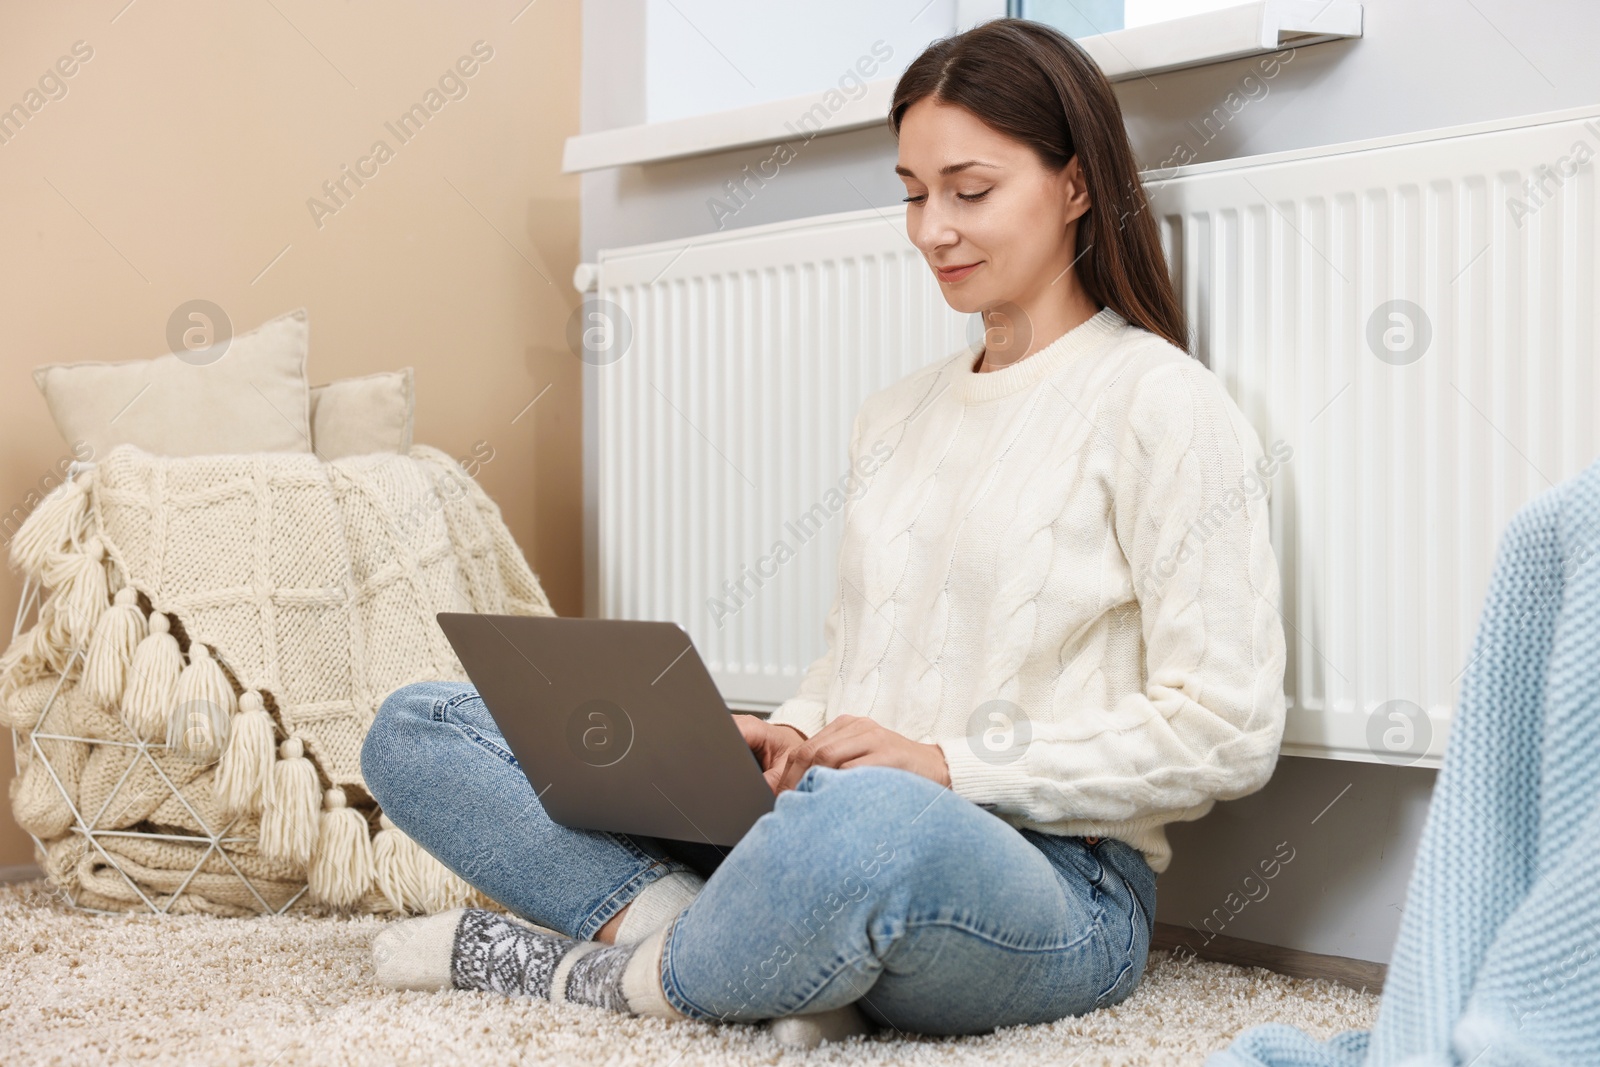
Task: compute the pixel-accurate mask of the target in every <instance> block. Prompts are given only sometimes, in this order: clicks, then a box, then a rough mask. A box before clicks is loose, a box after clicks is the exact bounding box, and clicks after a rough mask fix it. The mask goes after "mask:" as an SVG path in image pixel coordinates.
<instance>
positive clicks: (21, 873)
mask: <svg viewBox="0 0 1600 1067" xmlns="http://www.w3.org/2000/svg"><path fill="white" fill-rule="evenodd" d="M43 877H44V871H42V870H40V869H39V865H38V864H37V863H22V864H18V865H17V866H15V867H0V884H4V883H6V882H31V881H33V880H35V879H37V878H43Z"/></svg>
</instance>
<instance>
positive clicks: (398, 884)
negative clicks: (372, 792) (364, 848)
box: [372, 814, 424, 915]
mask: <svg viewBox="0 0 1600 1067" xmlns="http://www.w3.org/2000/svg"><path fill="white" fill-rule="evenodd" d="M378 827H379V829H378V834H377V836H376V837H374V838H373V839H372V867H373V873H374V875H375V876H376V878H377V882H378V890H379V891H380V892H381V893H383V896H384V899H385V900H387V901H388V902H389V905H390V906H391V907H392V908H394V910H395V911H397V912H399V913H400V914H402V915H404V914H406V913H407V912H420V911H423V910H424V906H423V905H424V896H423V885H422V865H421V862H420V857H421V856H422V846H421V845H419V844H417V843H416V842H415V841H413V840H411V838H409V837H407V836H406V835H405V834H403V833H401V832H400V828H399V827H398V826H396V825H395V824H394V822H393V821H392V820H391V819H390V818H389V816H387V815H383V814H380V815H379V816H378Z"/></svg>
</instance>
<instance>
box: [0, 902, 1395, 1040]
mask: <svg viewBox="0 0 1600 1067" xmlns="http://www.w3.org/2000/svg"><path fill="white" fill-rule="evenodd" d="M392 921H394V920H392V919H388V918H379V917H376V916H370V915H369V916H359V917H354V918H350V917H344V918H340V917H322V918H318V917H311V916H297V917H269V918H258V919H215V918H209V917H204V916H185V917H177V918H161V917H156V916H148V915H146V916H100V915H86V914H84V913H82V912H78V911H74V910H72V909H70V908H67V907H64V906H62V905H61V904H60V903H59V902H58V901H57V900H56V899H55V898H54V897H53V896H52V894H51V892H50V891H49V888H48V886H47V885H46V884H45V883H44V882H37V881H36V882H24V883H18V884H14V885H0V981H3V983H4V990H5V994H4V997H3V998H0V1060H3V1062H4V1063H5V1064H7V1065H8V1067H23V1065H32V1064H72V1065H78V1064H92V1063H107V1064H130V1065H131V1064H144V1063H174V1064H177V1063H184V1064H191V1063H192V1064H246V1065H253V1067H269V1065H274V1064H276V1065H281V1067H288V1065H290V1064H301V1063H305V1064H330V1065H332V1064H374V1065H379V1064H381V1065H390V1064H473V1065H488V1064H522V1063H529V1064H532V1063H572V1064H616V1065H624V1064H650V1065H651V1067H673V1065H676V1064H682V1065H684V1067H689V1065H692V1064H702V1063H706V1064H749V1063H762V1064H784V1063H787V1064H797V1063H801V1062H805V1063H808V1064H850V1065H867V1064H904V1063H914V1064H918V1065H924V1064H926V1065H934V1064H939V1065H944V1064H969V1063H970V1064H978V1063H982V1064H1029V1065H1033V1064H1050V1065H1057V1067H1102V1065H1105V1067H1110V1065H1116V1067H1134V1065H1145V1064H1150V1065H1158V1064H1159V1065H1166V1064H1184V1065H1197V1064H1199V1063H1200V1062H1201V1061H1202V1060H1203V1059H1204V1058H1205V1056H1206V1054H1207V1053H1208V1052H1211V1051H1213V1050H1215V1049H1217V1048H1221V1047H1222V1046H1224V1045H1226V1044H1227V1043H1228V1041H1229V1040H1230V1039H1231V1038H1232V1036H1233V1035H1234V1034H1235V1033H1237V1032H1238V1031H1239V1030H1241V1029H1243V1028H1245V1027H1247V1026H1253V1025H1256V1024H1258V1023H1263V1022H1270V1021H1278V1022H1286V1023H1291V1024H1293V1025H1295V1026H1297V1027H1300V1028H1301V1029H1303V1030H1305V1031H1307V1032H1308V1033H1311V1034H1313V1035H1314V1036H1317V1037H1326V1036H1328V1035H1330V1034H1332V1033H1335V1032H1337V1031H1339V1030H1344V1029H1348V1028H1350V1027H1370V1026H1371V1025H1372V1024H1373V1022H1374V1021H1376V1018H1377V1007H1378V997H1377V995H1375V994H1371V993H1365V994H1364V993H1358V992H1355V991H1353V990H1349V989H1345V988H1344V987H1342V986H1338V985H1335V984H1333V983H1330V982H1321V981H1315V982H1314V981H1303V980H1297V979H1292V978H1286V977H1283V976H1281V975H1276V974H1272V973H1271V972H1268V971H1264V970H1260V969H1245V968H1242V967H1233V966H1228V965H1225V964H1218V963H1209V962H1204V961H1200V960H1195V959H1192V958H1186V957H1177V956H1174V955H1172V954H1170V953H1168V952H1165V951H1160V950H1157V951H1153V952H1152V953H1151V954H1150V962H1149V966H1148V967H1147V969H1146V971H1145V976H1144V980H1143V982H1142V983H1141V984H1140V986H1139V988H1138V989H1137V990H1136V991H1135V992H1134V994H1133V995H1132V996H1131V997H1129V998H1128V999H1127V1000H1125V1001H1123V1002H1122V1003H1121V1004H1119V1005H1117V1006H1115V1007H1112V1008H1107V1009H1104V1010H1102V1011H1097V1012H1091V1013H1090V1014H1088V1015H1084V1016H1078V1017H1074V1018H1068V1019H1062V1020H1059V1021H1057V1022H1054V1023H1050V1024H1047V1025H1041V1026H1018V1027H1011V1028H1009V1029H1006V1030H1001V1031H998V1032H996V1033H992V1034H985V1035H982V1036H977V1037H922V1036H917V1035H899V1034H896V1033H895V1032H894V1031H892V1030H889V1031H881V1032H880V1033H878V1034H877V1035H874V1036H871V1037H866V1038H852V1039H850V1040H848V1041H845V1042H841V1043H838V1044H824V1045H822V1046H821V1047H820V1048H818V1049H815V1050H812V1051H809V1052H805V1051H799V1050H793V1049H787V1048H784V1047H783V1046H780V1045H778V1044H777V1043H776V1042H774V1041H773V1039H772V1038H771V1036H770V1035H769V1034H768V1033H767V1032H766V1029H765V1028H764V1027H762V1026H755V1025H728V1026H717V1025H713V1024H707V1023H698V1022H681V1023H666V1022H663V1021H661V1020H657V1019H639V1018H633V1017H629V1016H621V1015H616V1014H613V1013H610V1012H603V1011H600V1010H598V1009H593V1008H585V1007H581V1006H575V1005H573V1006H567V1005H564V1006H553V1005H550V1004H547V1003H545V1002H544V1001H538V1000H528V999H521V998H517V999H508V998H505V997H501V996H498V995H495V994H490V993H476V992H474V993H466V992H456V991H443V992H436V993H416V992H392V991H389V990H385V989H383V988H381V987H379V986H377V985H376V984H375V983H374V980H373V974H372V963H371V957H370V947H369V946H370V944H371V941H372V939H373V937H375V936H376V935H377V933H378V931H379V930H381V929H383V926H384V924H385V923H388V922H392Z"/></svg>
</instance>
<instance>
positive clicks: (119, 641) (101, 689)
mask: <svg viewBox="0 0 1600 1067" xmlns="http://www.w3.org/2000/svg"><path fill="white" fill-rule="evenodd" d="M148 632H149V628H148V625H147V624H146V622H145V618H144V612H143V611H140V610H139V590H137V589H135V588H134V587H133V586H131V585H125V586H123V587H122V588H121V589H118V590H117V596H116V600H115V602H113V603H112V605H111V607H109V608H107V609H106V612H105V614H103V615H101V616H100V622H99V623H98V624H97V625H96V626H95V628H94V637H93V638H92V639H91V640H90V642H89V656H88V658H87V659H86V660H85V661H84V666H83V689H84V692H85V693H86V694H87V695H88V697H89V698H90V699H91V700H93V701H94V702H95V703H97V704H99V705H100V706H101V707H105V708H116V707H117V706H118V705H119V704H121V703H122V691H123V687H124V686H125V685H126V684H127V680H128V665H129V664H131V663H132V662H133V653H134V650H136V649H137V648H138V647H139V642H140V641H143V640H144V638H145V635H146V634H147V633H148Z"/></svg>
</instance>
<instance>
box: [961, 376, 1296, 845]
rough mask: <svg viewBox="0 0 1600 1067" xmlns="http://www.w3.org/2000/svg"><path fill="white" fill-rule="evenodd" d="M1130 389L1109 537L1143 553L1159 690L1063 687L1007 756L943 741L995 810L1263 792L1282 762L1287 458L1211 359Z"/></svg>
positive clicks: (1180, 802) (1059, 812) (1130, 809)
mask: <svg viewBox="0 0 1600 1067" xmlns="http://www.w3.org/2000/svg"><path fill="white" fill-rule="evenodd" d="M1131 392H1132V396H1131V399H1130V400H1129V402H1128V411H1127V421H1126V423H1125V424H1123V425H1121V426H1118V427H1115V428H1111V427H1108V428H1107V430H1106V440H1107V442H1108V443H1109V444H1111V445H1112V451H1111V452H1110V453H1109V457H1110V458H1109V459H1108V460H1107V462H1108V464H1109V466H1110V471H1111V478H1112V486H1113V488H1112V490H1111V496H1112V501H1113V503H1112V508H1111V512H1112V513H1111V515H1110V519H1111V523H1110V530H1109V531H1108V534H1107V536H1114V537H1115V539H1116V541H1117V544H1118V547H1120V549H1121V551H1122V553H1123V555H1124V557H1125V559H1126V560H1127V563H1128V577H1129V579H1130V580H1131V582H1132V587H1133V588H1132V595H1133V597H1134V598H1135V600H1136V601H1137V603H1138V607H1139V614H1140V628H1141V632H1142V636H1143V648H1142V654H1143V657H1144V664H1143V666H1144V670H1143V672H1142V673H1143V676H1144V678H1145V679H1146V681H1145V686H1144V689H1143V691H1134V692H1130V693H1126V694H1124V695H1122V696H1121V697H1120V698H1118V699H1117V701H1116V703H1115V706H1114V707H1096V706H1090V707H1085V706H1084V702H1083V701H1082V699H1081V694H1078V693H1074V692H1063V691H1060V690H1058V691H1057V692H1056V693H1055V697H1054V703H1055V707H1053V708H1016V709H1014V710H1015V711H1016V712H1017V721H1016V722H1015V723H1013V724H1011V725H1010V727H1009V731H1010V732H1009V733H1008V734H1005V735H1000V736H1002V737H1004V738H1005V739H1006V741H1007V744H1008V745H1009V746H1010V747H1009V748H1005V747H1002V749H1001V750H1000V751H999V752H998V753H997V752H996V751H995V750H994V749H993V747H992V740H993V736H991V737H989V738H984V737H967V738H963V737H954V738H945V739H942V740H941V741H940V742H939V744H940V747H941V748H942V749H943V751H944V754H945V759H946V761H947V763H948V764H949V768H950V780H951V788H952V789H953V790H954V791H955V792H956V793H957V794H959V795H961V796H963V797H966V798H968V799H970V800H972V801H973V802H974V803H977V804H980V805H982V806H984V807H987V808H990V809H991V810H993V811H996V812H1005V813H1014V814H1018V815H1022V816H1024V817H1026V818H1028V819H1030V820H1033V821H1037V822H1041V823H1048V822H1059V821H1063V820H1068V819H1079V820H1091V821H1095V822H1116V821H1123V820H1128V819H1137V818H1140V817H1144V816H1150V815H1152V814H1154V813H1156V812H1174V811H1181V810H1185V809H1189V808H1193V807H1196V806H1199V805H1202V804H1204V803H1206V802H1208V801H1215V800H1231V799H1234V798H1236V797H1240V796H1244V795H1246V794H1248V793H1252V792H1254V791H1256V790H1257V789H1260V788H1261V787H1262V786H1263V785H1265V784H1266V782H1267V780H1268V779H1269V778H1270V777H1271V775H1272V771H1273V769H1274V767H1275V765H1276V763H1277V757H1278V747H1279V744H1280V742H1281V741H1282V737H1283V728H1284V715H1285V700H1284V694H1283V672H1284V663H1285V642H1284V634H1283V624H1282V619H1281V616H1280V615H1279V613H1278V606H1279V575H1278V566H1277V560H1276V557H1275V555H1274V553H1273V550H1272V544H1271V540H1270V535H1269V523H1268V512H1267V501H1266V493H1267V486H1268V481H1267V479H1268V477H1270V474H1271V473H1272V472H1273V470H1275V468H1276V460H1275V458H1273V457H1268V456H1266V455H1265V454H1264V453H1263V451H1262V448H1261V444H1260V440H1259V438H1258V437H1257V435H1256V433H1255V430H1254V429H1253V428H1252V427H1251V426H1250V424H1249V423H1248V422H1247V421H1246V420H1245V418H1244V416H1243V414H1242V413H1241V412H1240V411H1239V409H1238V407H1237V406H1236V405H1235V404H1234V402H1233V400H1232V398H1230V397H1229V396H1228V395H1227V393H1226V392H1225V391H1224V389H1223V387H1222V384H1221V382H1220V381H1219V380H1218V379H1217V378H1216V376H1215V375H1214V374H1212V372H1211V371H1210V370H1208V369H1207V368H1205V367H1204V366H1203V365H1201V364H1199V363H1197V362H1194V361H1192V360H1183V361H1181V362H1179V361H1174V362H1173V363H1169V364H1164V365H1161V366H1159V367H1156V368H1154V369H1152V370H1150V371H1148V372H1146V373H1145V374H1143V375H1142V376H1141V378H1140V380H1139V382H1137V383H1136V384H1135V385H1134V387H1133V388H1132V390H1131ZM1278 454H1279V451H1278V449H1277V448H1276V447H1275V449H1274V454H1273V456H1274V457H1277V456H1278ZM986 743H988V744H989V745H990V747H987V748H986V747H984V746H985V744H986Z"/></svg>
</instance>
